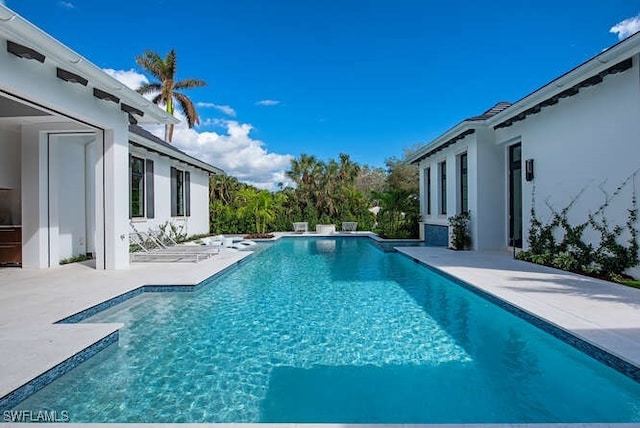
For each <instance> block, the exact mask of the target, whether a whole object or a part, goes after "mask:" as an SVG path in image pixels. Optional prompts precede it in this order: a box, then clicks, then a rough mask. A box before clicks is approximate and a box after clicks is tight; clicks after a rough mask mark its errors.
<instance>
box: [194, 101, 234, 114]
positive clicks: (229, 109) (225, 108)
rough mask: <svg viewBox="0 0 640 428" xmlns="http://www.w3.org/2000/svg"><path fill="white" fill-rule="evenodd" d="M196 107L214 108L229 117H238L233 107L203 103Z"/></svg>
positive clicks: (197, 104)
mask: <svg viewBox="0 0 640 428" xmlns="http://www.w3.org/2000/svg"><path fill="white" fill-rule="evenodd" d="M196 106H197V107H202V108H214V109H216V110H219V111H221V112H222V113H224V114H226V115H227V116H231V117H236V111H235V110H234V109H233V107H231V106H227V105H219V104H214V103H203V102H198V103H196Z"/></svg>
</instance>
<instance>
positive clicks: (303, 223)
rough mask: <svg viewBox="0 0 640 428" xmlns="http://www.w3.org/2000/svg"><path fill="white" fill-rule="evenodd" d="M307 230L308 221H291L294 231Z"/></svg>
mask: <svg viewBox="0 0 640 428" xmlns="http://www.w3.org/2000/svg"><path fill="white" fill-rule="evenodd" d="M307 230H309V223H307V222H306V221H298V222H295V223H293V231H294V233H306V232H307Z"/></svg>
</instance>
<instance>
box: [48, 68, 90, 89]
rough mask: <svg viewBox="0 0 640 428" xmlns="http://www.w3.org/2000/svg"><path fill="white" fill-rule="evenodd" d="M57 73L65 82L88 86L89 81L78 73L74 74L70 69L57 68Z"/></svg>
mask: <svg viewBox="0 0 640 428" xmlns="http://www.w3.org/2000/svg"><path fill="white" fill-rule="evenodd" d="M56 75H57V76H58V78H59V79H62V80H64V81H65V82H71V83H79V84H81V85H82V86H87V83H89V81H88V80H87V79H85V78H84V77H82V76H78V75H77V74H74V73H72V72H70V71H67V70H63V69H62V68H60V67H58V68H57V69H56Z"/></svg>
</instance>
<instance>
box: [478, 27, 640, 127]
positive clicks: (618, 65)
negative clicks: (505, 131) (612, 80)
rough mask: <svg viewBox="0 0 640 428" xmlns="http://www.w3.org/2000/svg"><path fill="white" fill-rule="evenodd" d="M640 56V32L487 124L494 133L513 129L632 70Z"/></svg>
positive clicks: (536, 92)
mask: <svg viewBox="0 0 640 428" xmlns="http://www.w3.org/2000/svg"><path fill="white" fill-rule="evenodd" d="M638 53H640V32H639V33H636V34H635V35H633V36H631V37H629V38H627V39H625V40H623V41H621V42H619V43H617V44H615V45H613V46H612V47H610V48H609V49H607V50H605V51H603V52H601V53H600V54H598V55H596V56H595V57H593V58H591V59H589V60H588V61H586V62H584V63H582V64H580V65H579V66H577V67H575V68H574V69H572V70H570V71H568V72H567V73H565V74H563V75H562V76H560V77H558V78H557V79H555V80H552V81H551V82H549V83H548V84H546V85H545V86H543V87H541V88H540V89H537V90H536V91H534V92H532V93H531V94H529V95H527V96H525V97H524V98H522V99H520V100H519V101H517V102H515V103H514V104H513V105H511V107H509V108H507V109H506V110H504V111H502V112H500V113H498V114H496V115H495V116H493V117H491V118H490V119H487V121H486V123H487V125H489V126H492V127H493V128H494V129H499V128H505V127H509V126H511V125H512V124H513V123H514V122H517V121H520V120H524V119H525V118H526V117H527V116H530V115H532V114H536V113H538V112H540V110H541V109H543V108H545V107H548V106H551V105H554V104H557V103H558V101H559V100H560V99H562V98H566V97H570V96H573V95H576V94H577V93H578V92H579V91H580V90H581V89H582V88H585V87H588V86H593V85H597V84H599V83H601V82H602V81H603V79H604V78H606V77H607V76H608V75H610V74H616V73H621V72H624V71H626V70H628V69H630V68H631V67H632V65H633V60H632V57H633V56H635V55H637V54H638Z"/></svg>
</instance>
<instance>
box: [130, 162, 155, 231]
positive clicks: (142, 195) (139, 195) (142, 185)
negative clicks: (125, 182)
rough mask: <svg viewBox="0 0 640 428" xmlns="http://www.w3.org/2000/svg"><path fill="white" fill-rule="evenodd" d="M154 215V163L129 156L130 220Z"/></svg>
mask: <svg viewBox="0 0 640 428" xmlns="http://www.w3.org/2000/svg"><path fill="white" fill-rule="evenodd" d="M154 214H155V213H154V189H153V161H152V160H151V159H143V158H139V157H137V156H133V155H129V218H144V217H146V218H153V217H154Z"/></svg>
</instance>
